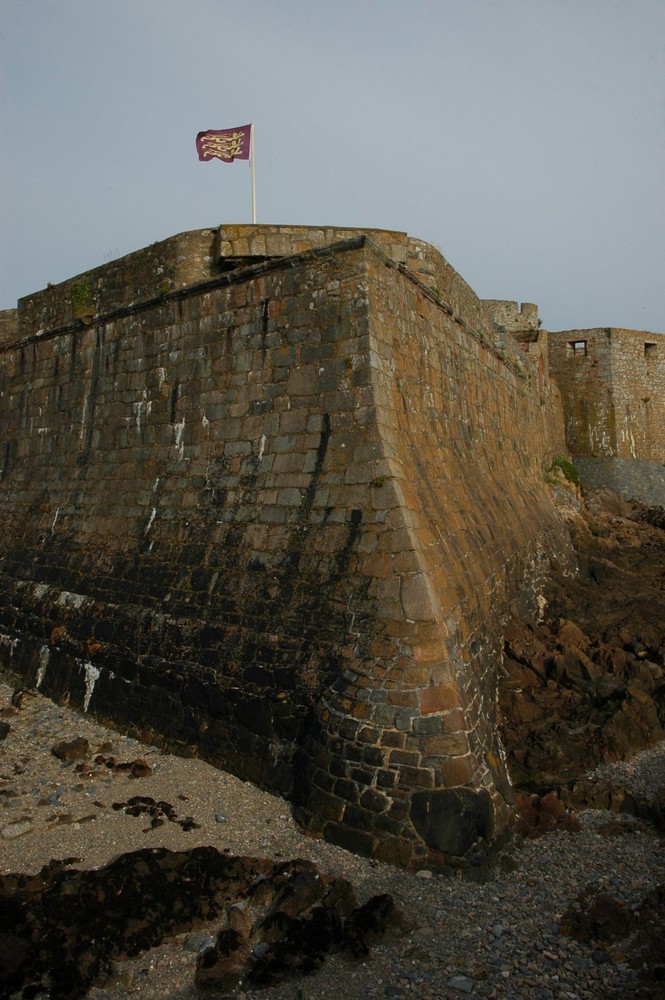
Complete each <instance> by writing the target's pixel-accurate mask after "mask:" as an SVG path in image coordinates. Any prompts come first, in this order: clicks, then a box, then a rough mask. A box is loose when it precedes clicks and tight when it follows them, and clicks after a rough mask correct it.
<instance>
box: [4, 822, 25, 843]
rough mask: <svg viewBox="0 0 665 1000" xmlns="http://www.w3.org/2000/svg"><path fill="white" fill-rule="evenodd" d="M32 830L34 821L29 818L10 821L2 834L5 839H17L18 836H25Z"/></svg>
mask: <svg viewBox="0 0 665 1000" xmlns="http://www.w3.org/2000/svg"><path fill="white" fill-rule="evenodd" d="M31 832H32V823H30V822H29V821H28V820H23V821H21V822H18V823H9V824H8V825H7V826H3V828H2V836H3V837H4V839H5V840H16V838H17V837H23V836H24V835H25V834H26V833H31Z"/></svg>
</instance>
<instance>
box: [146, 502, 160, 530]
mask: <svg viewBox="0 0 665 1000" xmlns="http://www.w3.org/2000/svg"><path fill="white" fill-rule="evenodd" d="M156 517H157V508H156V507H153V508H152V514H151V515H150V520H149V521H148V524H147V525H146V529H145V532H144V534H145V535H147V534H148V532H149V531H150V529H151V528H152V522H153V521H154V520H155V518H156Z"/></svg>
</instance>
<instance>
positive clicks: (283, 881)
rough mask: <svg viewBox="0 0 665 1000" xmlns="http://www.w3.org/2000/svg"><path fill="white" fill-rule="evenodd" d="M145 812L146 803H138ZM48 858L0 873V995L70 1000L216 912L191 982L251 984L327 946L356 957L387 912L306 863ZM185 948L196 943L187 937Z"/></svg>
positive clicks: (193, 855)
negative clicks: (220, 922) (220, 920)
mask: <svg viewBox="0 0 665 1000" xmlns="http://www.w3.org/2000/svg"><path fill="white" fill-rule="evenodd" d="M138 804H145V803H138ZM76 860H77V859H75V858H69V859H66V860H65V861H53V862H51V863H50V864H49V865H46V866H45V867H44V868H43V869H42V870H41V872H39V873H38V874H37V875H20V874H10V875H4V876H0V995H2V996H9V995H11V994H13V993H17V992H19V991H24V992H23V996H25V997H27V996H36V995H41V994H44V995H48V996H49V997H51V998H52V1000H65V998H67V1000H69V998H71V1000H76V998H80V997H83V996H84V995H85V993H86V992H87V991H88V990H89V989H90V988H91V986H93V985H94V984H101V983H103V982H104V981H105V980H106V979H107V978H108V976H109V974H110V972H111V969H112V963H113V962H114V961H118V960H122V959H123V958H127V957H130V956H132V955H137V954H139V953H140V952H141V951H143V950H146V949H148V948H152V947H154V946H156V945H158V944H159V943H160V942H161V941H163V940H164V939H165V938H167V937H169V936H171V935H174V934H178V933H181V932H182V931H185V930H190V929H193V928H194V927H196V925H197V923H198V924H200V923H203V922H207V921H210V920H212V919H215V918H216V917H218V916H220V915H221V914H222V913H223V912H226V921H225V926H224V927H223V928H222V929H221V930H220V932H219V934H218V936H217V939H216V941H215V944H214V947H212V948H210V947H208V948H206V950H205V951H203V952H202V953H201V955H200V957H199V961H198V967H197V973H196V981H197V983H198V984H199V985H207V984H209V985H213V984H214V985H215V986H220V985H221V986H222V988H224V989H232V988H234V987H235V986H236V985H237V983H238V981H239V978H243V979H245V978H248V979H249V981H252V982H254V983H255V984H256V985H259V984H261V983H268V982H273V981H276V980H278V979H280V978H283V977H284V976H288V975H293V974H305V973H307V972H311V971H312V970H313V969H314V968H316V967H317V966H318V965H319V964H320V963H321V962H322V961H323V960H324V958H325V955H326V954H327V953H328V952H329V951H331V950H346V951H347V952H350V953H351V954H352V955H361V954H366V953H367V950H368V949H369V948H370V947H371V945H372V944H373V943H374V942H375V941H377V940H379V939H380V937H381V936H382V934H383V933H384V932H385V928H386V926H387V924H388V921H389V919H390V917H391V914H392V910H393V907H392V900H391V899H390V897H376V898H375V899H373V900H370V901H369V902H368V903H366V904H365V905H364V906H361V907H356V906H355V900H354V894H353V889H352V887H351V886H350V884H349V883H348V882H346V881H345V880H344V879H334V878H331V877H330V876H326V875H323V874H320V873H319V872H318V871H317V870H316V868H315V867H314V866H313V865H312V864H310V863H308V862H305V861H289V862H283V863H280V864H274V863H273V862H270V861H268V860H262V859H257V858H248V857H234V856H232V855H228V854H225V853H222V852H219V851H217V850H215V849H214V848H212V847H197V848H195V849H193V850H191V851H180V852H173V851H168V850H166V849H164V848H159V849H154V850H143V851H136V852H133V853H131V854H125V855H122V856H121V857H119V858H116V859H115V860H114V861H113V862H111V864H109V865H107V866H106V867H105V868H101V869H98V870H94V871H77V870H71V869H69V867H68V866H69V865H70V864H72V863H73V862H75V861H76ZM188 942H189V943H188V944H186V948H188V949H190V950H195V951H198V950H199V949H200V948H201V947H204V946H205V945H206V943H207V941H206V940H204V939H202V938H201V937H196V936H195V935H192V936H191V937H190V938H188Z"/></svg>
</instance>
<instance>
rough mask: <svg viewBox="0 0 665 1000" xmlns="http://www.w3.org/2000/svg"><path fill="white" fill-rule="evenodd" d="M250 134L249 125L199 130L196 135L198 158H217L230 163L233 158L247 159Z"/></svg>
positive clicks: (250, 127) (250, 128)
mask: <svg viewBox="0 0 665 1000" xmlns="http://www.w3.org/2000/svg"><path fill="white" fill-rule="evenodd" d="M251 134H252V126H251V125H241V126H240V127H239V128H227V129H222V130H218V129H210V130H209V131H208V132H199V134H198V135H197V137H196V150H197V152H198V154H199V160H214V159H217V160H223V161H224V163H232V162H233V160H248V159H249V153H250V137H251Z"/></svg>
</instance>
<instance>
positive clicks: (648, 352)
mask: <svg viewBox="0 0 665 1000" xmlns="http://www.w3.org/2000/svg"><path fill="white" fill-rule="evenodd" d="M657 353H658V344H654V343H653V342H652V341H649V340H645V342H644V357H645V358H646V360H647V362H649V361H655V360H656V355H657Z"/></svg>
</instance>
